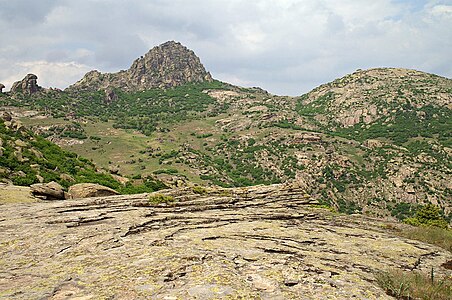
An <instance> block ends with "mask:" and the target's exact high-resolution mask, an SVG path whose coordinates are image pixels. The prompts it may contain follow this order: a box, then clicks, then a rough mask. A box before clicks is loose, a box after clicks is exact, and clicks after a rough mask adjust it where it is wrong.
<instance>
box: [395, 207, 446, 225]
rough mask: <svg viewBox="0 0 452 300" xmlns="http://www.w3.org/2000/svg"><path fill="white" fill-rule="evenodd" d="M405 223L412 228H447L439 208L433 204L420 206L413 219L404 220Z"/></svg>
mask: <svg viewBox="0 0 452 300" xmlns="http://www.w3.org/2000/svg"><path fill="white" fill-rule="evenodd" d="M404 222H405V223H407V224H409V225H413V226H421V225H422V226H434V227H439V228H447V225H448V224H447V221H446V219H444V217H443V216H442V211H441V209H440V208H439V207H437V206H435V205H433V204H427V205H423V206H421V207H420V208H419V209H418V210H417V211H416V214H415V215H414V217H411V218H406V219H405V220H404Z"/></svg>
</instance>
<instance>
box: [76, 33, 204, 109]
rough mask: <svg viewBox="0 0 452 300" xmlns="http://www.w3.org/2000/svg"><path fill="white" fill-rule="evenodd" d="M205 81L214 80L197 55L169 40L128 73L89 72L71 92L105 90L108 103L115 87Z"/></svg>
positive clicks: (130, 88)
mask: <svg viewBox="0 0 452 300" xmlns="http://www.w3.org/2000/svg"><path fill="white" fill-rule="evenodd" d="M204 81H212V77H211V75H210V74H209V72H207V71H206V70H205V68H204V66H203V65H202V64H201V61H200V60H199V58H198V57H197V56H196V55H195V53H194V52H193V51H191V50H189V49H187V48H186V47H185V46H183V45H182V44H180V43H177V42H174V41H170V42H166V43H164V44H162V45H160V46H157V47H154V48H152V49H151V50H150V51H149V52H148V53H146V54H145V55H144V56H142V57H140V58H138V59H136V60H135V61H134V62H133V64H132V66H131V67H130V68H129V69H128V70H126V71H120V72H118V73H106V74H102V73H100V72H99V71H91V72H88V73H87V74H86V75H85V76H84V77H83V78H82V79H81V80H80V81H78V82H77V83H75V84H74V85H72V86H71V87H69V90H101V89H102V90H104V91H105V92H106V99H107V101H113V100H114V99H113V98H114V96H113V95H112V94H111V91H112V88H119V89H121V90H124V91H140V90H147V89H151V88H169V87H175V86H179V85H182V84H185V83H188V82H204Z"/></svg>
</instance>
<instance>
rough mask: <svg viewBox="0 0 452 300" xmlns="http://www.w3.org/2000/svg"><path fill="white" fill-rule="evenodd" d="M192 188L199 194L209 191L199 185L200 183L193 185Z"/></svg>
mask: <svg viewBox="0 0 452 300" xmlns="http://www.w3.org/2000/svg"><path fill="white" fill-rule="evenodd" d="M191 190H192V191H193V193H195V194H199V195H205V194H207V192H208V191H207V189H206V188H205V187H202V186H199V185H197V186H194V187H192V189H191Z"/></svg>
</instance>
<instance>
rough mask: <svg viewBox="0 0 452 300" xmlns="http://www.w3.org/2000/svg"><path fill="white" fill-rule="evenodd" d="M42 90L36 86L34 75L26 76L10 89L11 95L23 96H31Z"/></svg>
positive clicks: (36, 81) (36, 77)
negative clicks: (20, 94) (19, 94)
mask: <svg viewBox="0 0 452 300" xmlns="http://www.w3.org/2000/svg"><path fill="white" fill-rule="evenodd" d="M41 89H42V87H40V86H39V85H38V76H36V75H34V74H28V75H27V76H25V78H24V79H22V80H21V81H16V82H15V83H14V84H13V86H12V87H11V93H12V94H18V93H22V94H25V95H32V94H35V93H37V92H39V91H40V90H41Z"/></svg>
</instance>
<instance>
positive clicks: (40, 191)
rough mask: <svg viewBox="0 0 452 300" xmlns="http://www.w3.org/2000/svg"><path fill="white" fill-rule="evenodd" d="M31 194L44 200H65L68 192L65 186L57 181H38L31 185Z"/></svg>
mask: <svg viewBox="0 0 452 300" xmlns="http://www.w3.org/2000/svg"><path fill="white" fill-rule="evenodd" d="M30 188H31V194H32V195H33V196H35V197H36V198H40V199H43V200H64V199H66V198H67V194H66V193H65V192H64V190H63V187H62V186H61V185H59V184H58V183H56V182H55V181H52V182H49V183H36V184H33V185H31V186H30Z"/></svg>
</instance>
